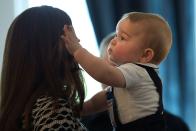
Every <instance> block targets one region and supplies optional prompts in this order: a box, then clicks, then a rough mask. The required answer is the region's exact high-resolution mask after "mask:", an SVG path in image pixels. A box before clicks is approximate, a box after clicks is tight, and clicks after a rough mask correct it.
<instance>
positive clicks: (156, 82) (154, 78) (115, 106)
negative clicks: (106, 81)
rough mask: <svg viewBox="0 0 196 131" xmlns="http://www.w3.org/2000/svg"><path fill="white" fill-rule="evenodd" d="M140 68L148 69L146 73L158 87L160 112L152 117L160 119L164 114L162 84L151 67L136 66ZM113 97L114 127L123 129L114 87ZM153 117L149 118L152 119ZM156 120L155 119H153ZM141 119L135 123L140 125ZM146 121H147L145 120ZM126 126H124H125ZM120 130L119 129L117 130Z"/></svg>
mask: <svg viewBox="0 0 196 131" xmlns="http://www.w3.org/2000/svg"><path fill="white" fill-rule="evenodd" d="M136 65H138V66H140V67H143V68H145V69H146V71H147V72H148V74H149V75H150V77H151V79H152V81H153V82H154V84H155V86H156V90H157V92H158V94H159V96H160V98H159V106H158V110H157V112H156V114H155V115H152V116H153V117H154V116H158V118H160V117H159V116H160V115H162V113H163V103H162V82H161V80H160V78H159V76H158V74H157V72H156V71H155V70H154V69H153V68H152V67H149V66H145V65H140V64H136ZM112 95H113V111H114V120H115V125H113V126H114V127H122V124H121V122H120V120H119V115H118V108H117V104H116V99H115V97H114V91H113V87H112ZM152 116H149V117H151V118H152ZM149 117H146V118H147V119H149ZM153 119H155V118H153ZM140 121H141V120H140V119H139V120H138V121H137V122H135V123H140ZM144 121H146V119H145V120H144ZM123 126H124V125H123ZM117 129H118V128H117Z"/></svg>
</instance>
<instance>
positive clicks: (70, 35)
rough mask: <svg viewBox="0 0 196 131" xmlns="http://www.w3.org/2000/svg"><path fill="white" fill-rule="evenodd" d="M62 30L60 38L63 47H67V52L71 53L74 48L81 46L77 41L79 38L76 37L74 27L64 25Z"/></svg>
mask: <svg viewBox="0 0 196 131" xmlns="http://www.w3.org/2000/svg"><path fill="white" fill-rule="evenodd" d="M63 30H64V35H63V36H61V38H62V39H63V41H64V43H65V47H66V48H67V50H68V51H69V53H70V54H72V55H73V54H74V52H75V51H76V50H78V49H79V48H82V46H81V45H80V43H79V42H80V40H79V39H78V38H77V36H76V34H75V31H74V28H73V27H72V26H69V25H64V28H63Z"/></svg>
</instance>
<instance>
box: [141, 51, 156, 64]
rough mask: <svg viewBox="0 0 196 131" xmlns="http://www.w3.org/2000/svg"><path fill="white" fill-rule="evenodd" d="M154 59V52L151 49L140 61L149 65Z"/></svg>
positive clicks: (145, 52)
mask: <svg viewBox="0 0 196 131" xmlns="http://www.w3.org/2000/svg"><path fill="white" fill-rule="evenodd" d="M153 57H154V50H153V49H151V48H146V49H145V50H144V53H143V55H142V57H141V59H140V62H142V63H149V62H150V61H151V60H152V59H153Z"/></svg>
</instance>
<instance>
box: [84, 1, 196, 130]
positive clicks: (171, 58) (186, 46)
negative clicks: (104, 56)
mask: <svg viewBox="0 0 196 131" xmlns="http://www.w3.org/2000/svg"><path fill="white" fill-rule="evenodd" d="M86 2H87V6H88V9H89V13H90V17H91V20H92V24H93V26H94V30H95V34H96V37H97V42H98V43H100V42H101V40H102V39H103V38H104V37H105V36H106V35H107V34H109V33H111V32H113V31H115V28H116V24H117V22H118V20H119V19H120V18H121V16H122V15H123V14H124V13H127V12H131V11H142V12H151V13H158V14H160V15H162V16H163V17H164V18H165V19H166V20H167V21H168V23H169V24H170V26H171V29H172V33H173V45H172V49H171V51H170V53H169V55H168V57H167V59H166V60H165V61H164V62H163V63H162V64H161V65H160V76H161V78H162V80H163V86H164V89H163V92H164V93H163V97H164V106H165V108H166V110H168V111H170V112H172V113H173V114H176V115H178V116H179V117H181V118H182V119H183V120H184V121H185V122H186V123H187V124H188V126H189V128H190V129H191V130H193V131H194V130H196V127H195V125H196V120H195V118H196V112H195V110H196V109H195V107H196V98H195V97H196V92H195V91H196V82H195V81H196V74H195V66H196V65H195V63H196V57H195V56H196V55H195V43H194V42H195V41H194V15H196V14H195V12H194V0H187V1H185V0H86Z"/></svg>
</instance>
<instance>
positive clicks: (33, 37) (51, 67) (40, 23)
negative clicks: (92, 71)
mask: <svg viewBox="0 0 196 131" xmlns="http://www.w3.org/2000/svg"><path fill="white" fill-rule="evenodd" d="M65 24H66V25H72V23H71V19H70V17H69V16H68V15H67V14H66V13H65V12H64V11H62V10H60V9H57V8H54V7H50V6H40V7H32V8H29V9H27V10H25V11H24V12H23V13H22V14H20V15H19V16H18V17H16V18H15V20H14V21H13V23H12V24H11V26H10V28H9V31H8V34H7V38H6V44H5V50H4V57H3V68H2V74H1V106H0V129H1V130H2V131H8V130H13V131H16V130H19V129H18V123H17V121H18V119H19V118H20V117H21V116H22V114H24V116H25V119H24V120H25V123H26V125H28V124H29V119H30V113H31V111H32V105H33V103H34V102H35V100H36V99H37V98H38V97H40V96H43V95H49V96H53V97H54V98H56V99H58V98H59V97H63V98H65V99H67V101H68V102H69V103H70V105H71V106H72V107H73V109H74V112H75V114H76V115H78V114H79V111H80V110H81V108H82V105H83V102H84V97H85V91H84V83H83V77H82V74H81V70H80V68H79V66H78V63H76V61H75V60H74V58H73V57H72V56H71V55H70V54H69V53H68V51H67V50H66V48H65V46H64V42H63V40H61V37H60V36H61V35H62V34H63V26H64V25H65ZM27 127H28V126H27Z"/></svg>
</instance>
